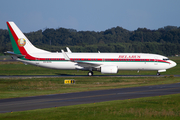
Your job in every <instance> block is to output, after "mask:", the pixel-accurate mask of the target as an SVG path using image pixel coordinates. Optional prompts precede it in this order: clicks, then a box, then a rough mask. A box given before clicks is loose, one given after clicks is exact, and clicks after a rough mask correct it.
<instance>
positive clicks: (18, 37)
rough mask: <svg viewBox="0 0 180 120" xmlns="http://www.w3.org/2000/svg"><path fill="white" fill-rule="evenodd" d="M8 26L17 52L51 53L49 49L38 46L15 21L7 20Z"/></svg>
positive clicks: (23, 53) (22, 53)
mask: <svg viewBox="0 0 180 120" xmlns="http://www.w3.org/2000/svg"><path fill="white" fill-rule="evenodd" d="M7 27H8V31H9V35H10V39H11V43H12V47H13V51H14V53H15V54H19V55H23V56H27V57H28V56H30V54H33V53H49V52H48V51H45V50H42V49H39V48H36V47H35V46H34V45H32V44H31V42H30V41H29V40H28V39H27V37H26V36H25V35H24V34H23V33H22V31H21V30H20V29H19V28H18V27H17V26H16V24H15V23H14V22H7Z"/></svg>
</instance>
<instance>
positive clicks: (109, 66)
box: [6, 22, 176, 76]
mask: <svg viewBox="0 0 180 120" xmlns="http://www.w3.org/2000/svg"><path fill="white" fill-rule="evenodd" d="M7 26H8V30H9V35H10V39H11V43H12V46H13V51H14V52H10V51H7V52H6V53H7V54H10V55H11V56H12V58H13V59H15V60H18V61H21V62H23V63H25V64H31V65H36V66H40V67H45V68H51V69H69V70H73V69H76V70H87V71H89V72H88V75H89V76H92V75H93V71H100V72H101V73H117V72H118V70H137V71H140V70H156V71H157V75H160V72H165V71H166V69H169V68H172V67H174V66H176V63H175V62H173V61H172V60H169V59H168V58H167V57H165V56H162V55H157V54H145V53H100V52H98V53H74V52H71V50H70V49H69V48H67V52H64V50H61V52H60V53H59V52H49V51H46V50H42V49H39V48H36V47H35V46H34V45H32V44H31V42H30V41H29V40H28V39H27V38H26V36H25V35H24V34H23V33H22V32H21V30H20V29H19V28H18V27H17V26H16V24H15V23H14V22H7Z"/></svg>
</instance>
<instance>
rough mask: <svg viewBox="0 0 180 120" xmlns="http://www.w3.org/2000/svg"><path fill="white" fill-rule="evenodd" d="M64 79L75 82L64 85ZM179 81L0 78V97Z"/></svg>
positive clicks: (126, 78)
mask: <svg viewBox="0 0 180 120" xmlns="http://www.w3.org/2000/svg"><path fill="white" fill-rule="evenodd" d="M65 79H74V80H75V81H76V83H75V84H72V85H65V84H64V80H65ZM177 82H180V78H179V77H173V76H165V77H139V78H138V77H135V78H134V77H69V78H63V77H60V78H11V79H0V99H4V98H15V97H25V96H36V95H46V94H58V93H71V92H82V91H92V90H103V89H115V88H125V87H137V86H147V85H158V84H169V83H177Z"/></svg>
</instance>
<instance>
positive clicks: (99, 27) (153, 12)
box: [0, 0, 180, 32]
mask: <svg viewBox="0 0 180 120" xmlns="http://www.w3.org/2000/svg"><path fill="white" fill-rule="evenodd" d="M6 21H14V22H15V23H16V25H17V26H18V27H19V28H20V29H21V30H22V31H23V32H32V31H37V30H40V29H42V30H44V29H45V28H55V29H56V28H59V27H63V28H72V29H76V30H78V31H104V30H107V29H110V28H112V27H117V26H120V27H123V28H125V29H127V30H136V29H137V28H144V27H146V28H148V29H151V30H153V29H158V28H161V27H164V26H167V25H172V26H178V27H179V26H180V0H1V2H0V29H7V25H6Z"/></svg>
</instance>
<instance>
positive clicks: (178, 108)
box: [0, 94, 180, 120]
mask: <svg viewBox="0 0 180 120" xmlns="http://www.w3.org/2000/svg"><path fill="white" fill-rule="evenodd" d="M179 101H180V94H174V95H165V96H157V97H146V98H137V99H130V100H116V101H108V102H100V103H91V104H82V105H73V106H65V107H57V108H46V109H37V110H29V111H22V112H12V113H4V114H0V119H2V120H8V119H11V120H24V119H26V120H32V119H34V120H39V119H41V120H42V119H43V120H49V119H51V120H53V119H61V120H70V119H73V120H94V119H95V120H102V119H105V120H144V119H146V120H161V119H163V120H164V119H167V120H170V119H171V120H172V119H173V120H174V119H180V104H179Z"/></svg>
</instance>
